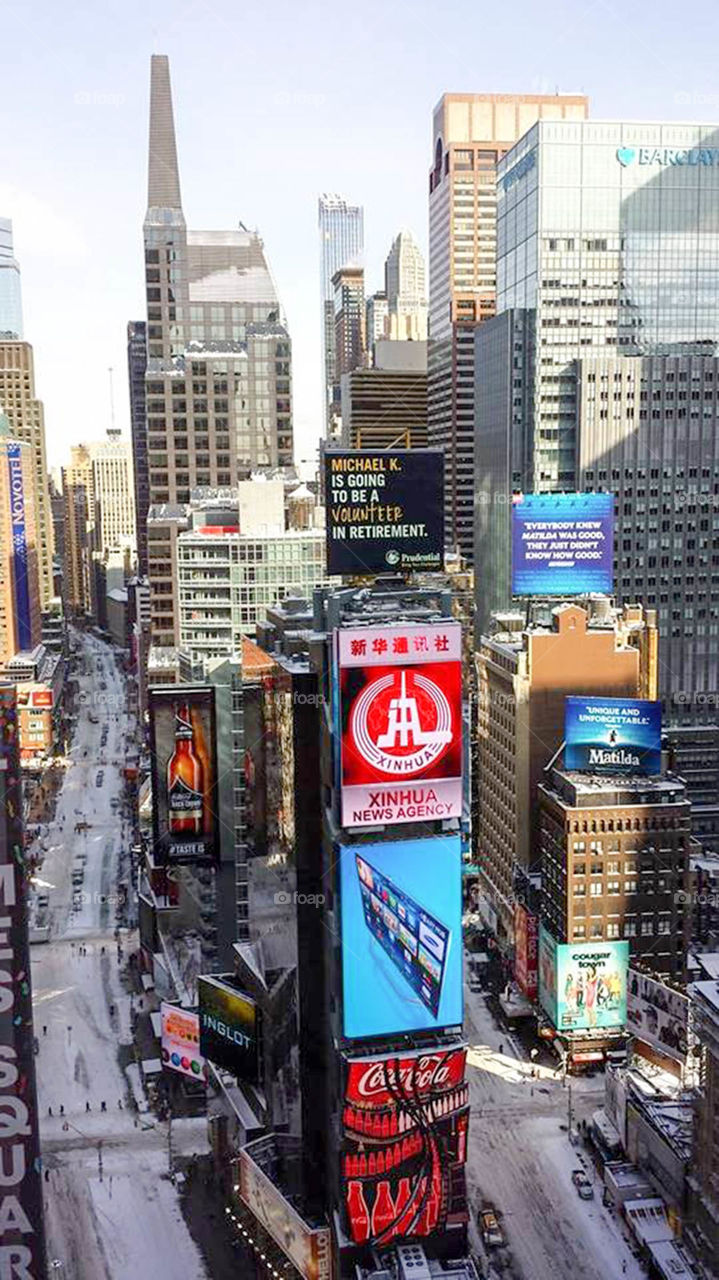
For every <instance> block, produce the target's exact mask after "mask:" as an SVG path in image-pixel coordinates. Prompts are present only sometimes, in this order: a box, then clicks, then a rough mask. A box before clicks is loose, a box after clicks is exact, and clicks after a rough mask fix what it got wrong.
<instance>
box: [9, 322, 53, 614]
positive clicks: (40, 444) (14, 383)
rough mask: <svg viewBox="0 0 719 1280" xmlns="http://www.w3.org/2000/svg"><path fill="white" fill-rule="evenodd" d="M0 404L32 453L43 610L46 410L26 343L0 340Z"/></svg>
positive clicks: (47, 592) (49, 582) (49, 581)
mask: <svg viewBox="0 0 719 1280" xmlns="http://www.w3.org/2000/svg"><path fill="white" fill-rule="evenodd" d="M0 405H2V406H3V408H4V410H5V412H6V414H7V416H8V419H9V422H10V429H11V431H12V434H13V436H15V437H16V438H17V439H18V440H23V441H25V443H26V444H29V445H30V449H31V451H32V460H33V466H34V468H35V491H34V500H35V529H36V536H37V560H38V573H39V577H40V607H41V609H43V610H45V609H47V606H48V603H49V601H50V600H51V599H52V597H53V596H54V594H55V590H54V586H53V577H52V555H53V536H52V513H51V510H50V491H49V488H48V474H47V460H46V456H45V411H44V408H43V404H42V401H41V400H38V399H37V397H36V395H35V369H34V363H33V354H32V347H31V346H30V343H29V342H20V341H17V340H13V339H7V340H5V339H3V338H2V337H0Z"/></svg>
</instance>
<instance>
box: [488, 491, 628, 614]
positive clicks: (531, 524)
mask: <svg viewBox="0 0 719 1280" xmlns="http://www.w3.org/2000/svg"><path fill="white" fill-rule="evenodd" d="M613 561H614V495H613V494H611V493H524V494H517V495H516V496H515V497H514V499H513V504H512V595H515V596H559V597H564V596H583V595H589V594H590V593H591V592H598V593H602V594H605V595H606V594H610V593H611V592H612V591H613V589H614V567H613Z"/></svg>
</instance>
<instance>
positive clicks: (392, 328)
mask: <svg viewBox="0 0 719 1280" xmlns="http://www.w3.org/2000/svg"><path fill="white" fill-rule="evenodd" d="M384 279H385V293H386V295H387V307H388V322H387V332H386V333H385V335H384V336H385V337H387V338H394V339H395V340H398V341H403V340H408V339H409V340H411V341H414V342H424V341H426V339H427V282H426V272H425V265H424V257H423V255H422V251H421V249H420V247H419V245H418V244H417V241H416V240H415V238H414V236H413V235H412V232H411V231H400V233H399V235H398V236H397V237H396V239H395V240H394V243H393V244H392V248H391V249H390V251H389V253H388V254H387V259H386V261H385V264H384Z"/></svg>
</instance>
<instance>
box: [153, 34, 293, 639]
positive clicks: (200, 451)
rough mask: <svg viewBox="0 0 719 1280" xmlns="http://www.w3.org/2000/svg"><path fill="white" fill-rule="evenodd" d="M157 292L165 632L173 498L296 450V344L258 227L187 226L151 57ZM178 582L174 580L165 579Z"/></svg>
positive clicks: (172, 617)
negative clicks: (168, 519) (165, 520)
mask: <svg viewBox="0 0 719 1280" xmlns="http://www.w3.org/2000/svg"><path fill="white" fill-rule="evenodd" d="M144 240H145V280H146V296H147V369H146V374H145V394H146V413H147V469H148V501H149V508H148V519H150V520H151V522H152V530H153V534H154V535H155V536H154V541H153V542H150V539H149V530H148V577H149V581H150V590H151V609H152V631H153V641H154V642H155V643H164V644H173V643H174V642H175V640H176V638H177V610H176V602H175V599H174V597H173V592H172V583H171V580H170V581H169V582H168V579H167V571H168V567H169V562H170V551H171V547H170V543H171V541H172V532H171V527H170V525H165V526H163V524H162V511H163V510H165V511H166V510H167V508H168V505H169V507H170V508H172V509H176V508H178V507H179V508H182V507H183V506H184V505H185V504H187V503H188V502H189V500H190V491H191V490H192V489H193V488H195V487H196V486H198V485H200V486H213V487H214V486H227V485H234V484H237V481H238V479H242V478H243V477H244V476H247V475H249V474H250V472H251V471H252V470H253V469H255V468H257V467H276V466H285V465H289V464H290V463H291V462H292V403H291V346H290V337H289V333H288V331H287V328H286V326H285V323H284V319H283V315H282V308H281V304H280V301H279V298H278V295H277V290H276V287H275V283H274V280H273V278H272V274H271V271H270V268H269V265H268V262H267V258H266V255H265V251H264V247H263V244H262V241H261V239H260V237H259V235H258V234H257V233H256V232H252V231H248V230H247V229H246V228H245V227H244V226H243V225H242V224H240V226H239V228H238V229H237V230H232V231H188V230H187V227H186V224H185V218H184V215H183V212H182V203H181V198H180V178H179V169H178V164H177V150H176V145H175V126H174V119H173V111H172V95H171V90H170V70H169V64H168V60H167V58H166V57H164V56H155V57H153V58H152V76H151V95H150V149H149V178H148V207H147V213H146V215H145V222H144ZM168 586H169V590H167V588H168Z"/></svg>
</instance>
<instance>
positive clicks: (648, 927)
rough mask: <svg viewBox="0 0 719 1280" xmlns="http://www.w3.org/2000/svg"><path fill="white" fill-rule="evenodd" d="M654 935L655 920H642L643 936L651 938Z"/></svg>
mask: <svg viewBox="0 0 719 1280" xmlns="http://www.w3.org/2000/svg"><path fill="white" fill-rule="evenodd" d="M653 935H654V921H653V920H642V937H643V938H651V937H653Z"/></svg>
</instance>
